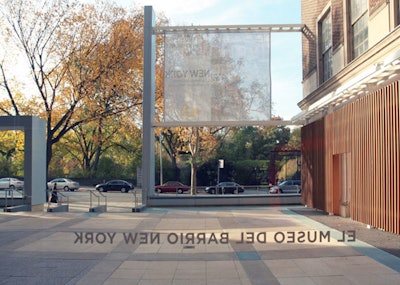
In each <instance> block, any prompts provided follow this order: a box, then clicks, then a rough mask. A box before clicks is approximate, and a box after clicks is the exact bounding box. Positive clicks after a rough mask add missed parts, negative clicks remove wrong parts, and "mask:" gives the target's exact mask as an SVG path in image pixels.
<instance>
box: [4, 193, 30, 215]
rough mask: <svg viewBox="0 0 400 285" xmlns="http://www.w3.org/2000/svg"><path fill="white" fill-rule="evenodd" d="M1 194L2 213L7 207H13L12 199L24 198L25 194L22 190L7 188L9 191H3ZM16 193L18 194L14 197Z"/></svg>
mask: <svg viewBox="0 0 400 285" xmlns="http://www.w3.org/2000/svg"><path fill="white" fill-rule="evenodd" d="M1 192H3V193H4V211H6V210H7V208H8V207H9V206H10V207H12V206H15V203H14V198H18V199H24V198H25V193H24V191H23V190H18V189H11V188H9V189H4V190H2V191H1ZM16 193H18V195H15V194H16ZM1 196H3V195H1ZM9 202H10V203H9Z"/></svg>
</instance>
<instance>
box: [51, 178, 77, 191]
mask: <svg viewBox="0 0 400 285" xmlns="http://www.w3.org/2000/svg"><path fill="white" fill-rule="evenodd" d="M54 185H55V187H54ZM79 187H80V185H79V182H76V181H73V180H71V179H68V178H56V179H53V180H51V181H49V182H47V189H51V190H64V191H75V190H76V191H78V190H79Z"/></svg>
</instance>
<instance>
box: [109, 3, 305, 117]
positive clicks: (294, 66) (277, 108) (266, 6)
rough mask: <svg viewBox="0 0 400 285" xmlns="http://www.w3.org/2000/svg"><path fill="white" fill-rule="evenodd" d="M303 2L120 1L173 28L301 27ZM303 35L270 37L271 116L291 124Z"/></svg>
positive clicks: (299, 92)
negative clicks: (161, 17) (147, 8)
mask: <svg viewBox="0 0 400 285" xmlns="http://www.w3.org/2000/svg"><path fill="white" fill-rule="evenodd" d="M300 2H301V1H300V0H246V1H243V0H170V1H166V0H118V1H117V2H116V3H117V4H119V5H122V6H126V7H129V6H132V5H134V6H152V7H153V9H154V12H155V14H156V15H157V14H159V13H163V14H164V15H165V16H166V17H167V18H168V19H169V21H170V25H172V26H189V25H194V26H202V25H265V24H279V25H282V24H301V7H300V5H301V3H300ZM301 58H302V55H301V33H299V32H290V33H283V32H273V33H272V35H271V81H272V86H271V94H272V115H273V116H280V117H282V118H283V119H284V120H290V119H291V118H292V117H293V116H295V115H296V114H298V113H300V111H301V110H300V109H299V107H298V106H297V103H298V102H299V101H300V100H301V99H302V85H301V81H302V67H301V64H302V63H301Z"/></svg>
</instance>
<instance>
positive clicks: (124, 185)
mask: <svg viewBox="0 0 400 285" xmlns="http://www.w3.org/2000/svg"><path fill="white" fill-rule="evenodd" d="M134 188H135V187H134V186H133V184H131V183H129V182H127V181H125V180H119V179H114V180H110V181H107V182H106V183H101V184H97V185H96V190H98V191H100V192H107V191H121V192H125V193H127V192H129V190H133V189H134Z"/></svg>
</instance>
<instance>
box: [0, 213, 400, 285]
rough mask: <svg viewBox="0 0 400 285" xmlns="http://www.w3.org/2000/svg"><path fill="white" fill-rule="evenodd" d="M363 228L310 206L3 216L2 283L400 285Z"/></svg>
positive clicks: (398, 261)
mask: <svg viewBox="0 0 400 285" xmlns="http://www.w3.org/2000/svg"><path fill="white" fill-rule="evenodd" d="M300 213H301V214H300ZM336 218H338V219H336ZM318 219H320V220H318ZM323 219H325V220H331V223H332V224H331V225H329V224H328V222H326V221H325V220H323ZM324 223H325V224H324ZM364 228H365V227H362V225H360V224H357V223H355V222H352V221H351V220H348V219H343V218H339V217H333V216H327V215H323V214H321V213H317V212H316V211H314V210H311V209H306V208H304V207H301V206H293V207H207V208H146V209H145V210H144V211H143V212H139V213H100V214H99V213H46V212H43V213H26V212H25V213H0V240H1V244H0V254H1V259H0V276H1V277H2V278H1V279H0V284H7V285H8V284H29V285H30V284H41V285H42V284H49V285H50V284H52V285H53V284H68V285H70V284H140V285H142V284H151V285H154V284H191V285H197V284H207V285H210V284H211V285H212V284H216V285H217V284H224V285H226V284H230V285H236V284H272V285H274V284H283V285H290V284H305V285H307V284H324V285H325V284H335V285H341V284H363V285H365V284H393V285H394V284H400V258H399V257H396V256H394V255H392V254H389V253H387V252H385V251H382V250H380V249H378V248H376V247H373V246H372V245H370V244H368V243H366V242H365V241H363V240H362V239H361V238H363V239H365V237H366V236H368V232H364V231H363V230H362V229H364ZM343 231H344V232H343ZM375 231H377V230H373V233H375ZM369 233H371V231H370V232H369ZM380 233H381V234H382V232H380ZM380 236H381V237H384V235H380ZM396 237H397V236H393V241H394V242H395V241H396ZM383 239H384V238H383ZM397 241H398V240H397ZM376 242H378V241H376ZM390 242H391V240H390ZM380 243H381V244H384V240H381V241H380ZM393 244H395V243H393ZM398 245H399V243H397V249H398ZM388 247H394V248H392V249H393V250H394V252H396V251H395V250H396V244H395V246H392V245H391V244H390V243H389V246H388Z"/></svg>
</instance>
